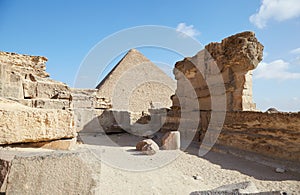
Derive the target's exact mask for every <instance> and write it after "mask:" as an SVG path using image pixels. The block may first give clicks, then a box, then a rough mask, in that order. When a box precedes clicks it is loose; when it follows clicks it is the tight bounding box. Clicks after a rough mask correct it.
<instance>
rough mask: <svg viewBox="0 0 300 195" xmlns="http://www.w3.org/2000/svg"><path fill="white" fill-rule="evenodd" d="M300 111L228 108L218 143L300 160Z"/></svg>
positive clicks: (271, 155)
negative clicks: (268, 111) (240, 110)
mask: <svg viewBox="0 0 300 195" xmlns="http://www.w3.org/2000/svg"><path fill="white" fill-rule="evenodd" d="M299 125H300V113H272V114H269V113H262V112H227V114H226V119H225V123H224V126H223V129H222V132H221V134H220V136H219V138H218V141H217V143H218V144H220V145H225V146H230V147H234V148H238V149H242V150H247V151H251V152H256V153H259V154H263V155H265V156H269V157H271V158H280V159H283V160H287V161H296V162H300V132H299Z"/></svg>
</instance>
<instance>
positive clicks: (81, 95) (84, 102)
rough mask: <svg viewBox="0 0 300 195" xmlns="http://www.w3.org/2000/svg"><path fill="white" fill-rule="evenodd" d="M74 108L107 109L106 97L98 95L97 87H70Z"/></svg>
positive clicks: (108, 103) (107, 101) (108, 105)
mask: <svg viewBox="0 0 300 195" xmlns="http://www.w3.org/2000/svg"><path fill="white" fill-rule="evenodd" d="M71 93H72V107H73V108H74V109H109V108H111V103H110V101H109V100H108V99H105V98H103V97H100V96H99V94H98V90H97V89H71Z"/></svg>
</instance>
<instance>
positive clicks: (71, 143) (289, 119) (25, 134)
mask: <svg viewBox="0 0 300 195" xmlns="http://www.w3.org/2000/svg"><path fill="white" fill-rule="evenodd" d="M262 54H263V46H262V44H261V43H259V42H258V41H257V39H256V37H255V34H254V33H253V32H243V33H239V34H236V35H233V36H231V37H228V38H226V39H224V40H223V41H222V42H221V43H210V44H208V45H207V46H205V49H204V50H202V51H200V52H199V53H197V54H196V55H195V56H194V57H187V58H185V59H183V60H182V61H179V62H177V63H176V64H175V68H174V74H175V78H176V80H177V88H176V91H175V87H174V88H168V87H166V86H172V85H173V84H174V83H172V81H171V80H165V79H166V78H167V77H165V76H166V75H164V73H163V72H162V71H160V70H158V69H157V67H155V66H154V65H153V64H152V63H151V62H150V61H149V60H148V59H147V58H145V57H144V56H143V55H142V54H140V53H139V52H138V51H137V50H131V51H129V52H128V54H127V55H126V56H125V57H124V58H123V59H122V60H121V61H120V62H119V63H118V65H117V66H116V67H115V68H114V69H113V70H112V71H111V72H110V73H109V74H108V75H107V77H106V78H105V79H104V80H103V81H102V82H101V83H100V84H99V85H98V86H97V88H96V89H72V88H70V87H69V86H67V85H66V84H64V83H61V82H58V81H54V80H52V79H50V78H49V74H48V73H47V72H45V69H46V66H45V63H46V61H47V58H45V57H40V56H29V55H20V54H15V53H8V52H0V116H1V119H0V145H1V146H2V147H4V148H5V147H6V146H18V147H39V148H40V147H41V148H48V149H55V150H70V149H74V148H76V138H77V136H78V134H80V133H99V132H101V133H115V132H124V131H130V130H132V128H134V127H137V129H135V131H138V130H139V128H140V127H141V126H134V125H133V123H135V124H136V123H140V124H147V123H148V122H149V120H150V119H149V117H150V118H151V119H154V118H155V120H154V121H155V123H158V125H159V126H160V127H161V128H160V129H159V131H160V132H162V133H165V132H167V135H172V136H174V135H175V134H172V132H173V133H175V132H176V133H178V131H179V129H178V128H179V123H180V122H181V121H182V120H183V121H184V120H186V121H190V122H192V121H191V118H184V117H183V116H189V115H183V112H187V113H188V114H190V115H191V116H195V117H197V118H198V119H199V124H197V126H196V128H192V129H189V128H188V127H186V129H184V132H183V133H189V132H191V135H192V136H193V139H194V141H197V142H199V143H201V142H202V141H203V139H204V136H205V134H206V132H207V129H208V126H209V123H210V119H211V115H212V112H213V111H215V110H214V107H213V106H214V103H216V104H218V102H219V101H217V102H214V103H212V99H214V98H216V100H219V99H218V98H219V97H225V99H224V102H223V103H224V105H225V106H224V110H222V109H221V110H217V112H225V120H224V125H223V127H222V131H221V134H220V135H219V136H218V139H217V143H216V145H215V146H214V148H213V149H215V150H219V149H221V148H222V147H226V148H229V149H238V150H241V151H248V152H253V153H255V154H259V155H263V156H266V157H268V158H275V159H276V160H282V161H291V162H296V163H299V162H300V150H299V148H300V136H299V135H300V132H299V129H300V113H299V112H298V113H280V112H276V113H268V112H265V113H263V112H260V111H257V109H256V106H255V103H254V102H253V100H252V70H253V69H255V68H256V66H257V65H258V63H259V62H260V61H261V60H262ZM138 64H144V65H145V66H144V67H143V66H141V69H138V70H139V72H140V73H141V74H142V75H143V74H144V73H145V72H147V73H149V75H150V77H155V76H157V75H158V77H159V78H163V80H159V82H158V83H160V84H157V82H156V83H146V84H145V85H142V86H138V87H139V89H140V90H137V91H133V94H134V96H130V98H131V102H129V103H128V105H127V107H122V103H123V102H121V104H120V105H121V107H114V104H113V103H112V102H113V98H112V96H113V95H112V93H114V92H113V91H111V89H112V88H115V86H116V85H117V84H118V83H117V82H118V81H119V80H120V79H122V77H121V76H122V74H124V72H128V71H129V70H130V69H135V68H134V67H137V66H136V65H138ZM213 64H215V65H216V66H214V65H213ZM145 67H147V69H145ZM150 70H151V71H153V72H151V71H150ZM217 78H221V79H222V85H219V84H220V83H219V82H217V81H218V79H217ZM125 81H128V82H132V80H126V78H125ZM163 82H167V83H169V84H168V85H162V83H163ZM158 88H159V89H161V90H157V89H158ZM120 89H124V86H123V88H122V86H121V87H120ZM219 89H220V90H219ZM190 91H193V92H192V93H190ZM158 92H164V93H159V95H157V93H158ZM119 95H120V94H119ZM155 98H158V99H155ZM158 100H159V101H160V102H163V104H162V105H159V106H153V105H152V102H156V101H158ZM143 101H144V102H143ZM191 102H192V103H191ZM220 102H221V103H220V105H221V107H222V99H220ZM125 103H126V102H125ZM127 108H128V110H126V109H127ZM124 109H125V110H124ZM195 109H196V110H195ZM161 110H165V111H166V115H160V114H159V113H160V111H161ZM193 113H196V115H194V114H193ZM152 122H153V121H152ZM154 125H155V124H154ZM151 127H152V126H151V125H150V128H151ZM141 128H142V127H141ZM168 139H170V137H167V138H166V139H165V140H164V141H166V140H168ZM176 139H178V136H177V137H176ZM181 141H182V140H181ZM171 142H172V140H171ZM173 144H174V143H173ZM175 144H178V143H175ZM178 147H179V146H178ZM87 158H88V159H93V157H92V155H91V154H90V153H89V151H84V150H78V151H77V150H73V151H70V152H54V153H46V154H45V153H35V154H32V153H29V154H28V153H26V154H23V153H22V152H21V153H20V152H16V151H15V152H14V151H5V150H1V154H0V173H1V174H0V192H6V193H20V192H22V191H24V190H25V189H27V190H28V189H30V190H32V191H31V192H39V193H43V192H47V190H48V192H50V191H51V192H53V193H55V192H56V188H58V187H59V186H60V187H61V189H65V188H64V185H69V186H72V188H73V189H74V192H76V193H83V192H84V193H85V192H88V191H89V192H91V189H96V188H97V187H99V186H95V182H96V181H95V178H94V175H93V170H91V169H90V168H88V167H94V168H97V166H98V164H97V163H94V160H92V162H91V161H89V166H87V164H86V163H85V159H87ZM65 160H67V161H70V162H72V163H73V164H72V163H71V164H68V167H66V165H64V164H63V163H62V162H65ZM95 161H96V160H95ZM20 162H22V163H20ZM53 163H54V164H56V165H57V166H56V167H53V166H52V165H53ZM78 167H80V168H78ZM24 168H25V169H26V170H27V173H30V174H29V175H25V174H24V173H23V171H22V169H24ZM45 170H47V171H45ZM53 170H55V171H53ZM61 173H65V174H67V175H69V176H70V177H69V179H68V181H63V180H61V179H60V178H64V177H62V176H61ZM36 174H39V177H45V178H48V181H47V183H51V185H50V184H45V183H43V182H42V181H41V180H39V181H37V179H36V178H37V175H36ZM49 175H50V177H49ZM20 180H22V182H18V181H20ZM96 183H97V182H96Z"/></svg>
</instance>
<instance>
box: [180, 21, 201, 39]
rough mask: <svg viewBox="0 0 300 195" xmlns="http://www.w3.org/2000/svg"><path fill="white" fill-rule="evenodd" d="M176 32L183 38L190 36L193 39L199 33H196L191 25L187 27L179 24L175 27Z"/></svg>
mask: <svg viewBox="0 0 300 195" xmlns="http://www.w3.org/2000/svg"><path fill="white" fill-rule="evenodd" d="M176 31H177V32H180V33H183V34H182V35H183V36H190V37H193V38H195V37H196V36H197V35H199V34H200V32H199V31H197V30H196V29H195V28H194V26H193V25H189V26H187V25H186V24H185V23H179V24H178V25H177V27H176Z"/></svg>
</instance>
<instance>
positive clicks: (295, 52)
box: [291, 47, 300, 54]
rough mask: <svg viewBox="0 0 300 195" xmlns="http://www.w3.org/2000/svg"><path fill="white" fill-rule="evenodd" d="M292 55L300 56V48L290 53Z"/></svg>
mask: <svg viewBox="0 0 300 195" xmlns="http://www.w3.org/2000/svg"><path fill="white" fill-rule="evenodd" d="M291 53H292V54H300V47H299V48H296V49H293V50H292V51H291Z"/></svg>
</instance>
